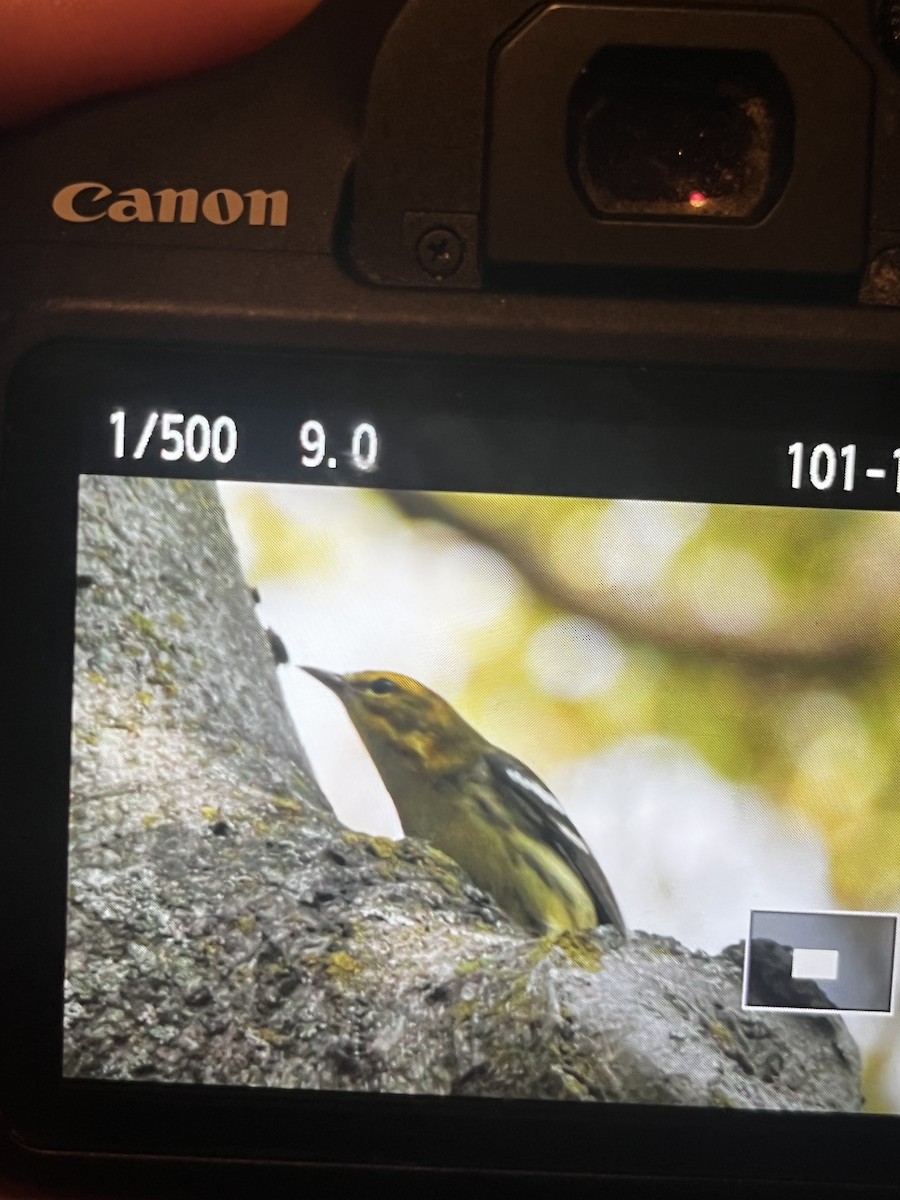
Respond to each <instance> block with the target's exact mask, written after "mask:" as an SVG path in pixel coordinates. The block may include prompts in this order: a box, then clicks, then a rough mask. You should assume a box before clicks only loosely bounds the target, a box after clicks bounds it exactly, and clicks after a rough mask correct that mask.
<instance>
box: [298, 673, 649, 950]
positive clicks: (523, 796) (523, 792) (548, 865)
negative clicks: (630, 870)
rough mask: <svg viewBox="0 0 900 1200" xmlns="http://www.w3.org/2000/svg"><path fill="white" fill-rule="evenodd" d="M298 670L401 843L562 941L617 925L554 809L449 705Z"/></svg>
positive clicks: (520, 768) (402, 685)
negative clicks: (332, 715)
mask: <svg viewBox="0 0 900 1200" xmlns="http://www.w3.org/2000/svg"><path fill="white" fill-rule="evenodd" d="M301 670H304V671H306V672H307V673H308V674H309V675H312V676H313V678H314V679H318V680H319V682H320V683H324V684H325V686H326V687H327V688H330V689H331V691H332V692H334V694H335V695H336V696H337V697H338V699H339V700H340V701H341V702H342V704H343V705H344V708H345V709H346V710H347V713H348V715H349V717H350V720H351V721H352V722H353V724H354V726H355V727H356V731H357V733H358V734H359V736H360V737H361V738H362V741H363V744H364V745H365V747H366V750H367V751H368V753H369V757H370V758H371V759H372V762H373V763H374V764H375V766H376V767H377V769H378V773H379V775H380V776H381V778H382V780H383V781H384V785H385V787H386V788H387V790H388V792H389V793H390V795H391V798H392V800H393V801H394V804H395V805H396V808H397V814H398V816H399V817H400V824H401V825H402V826H403V832H404V833H405V834H406V835H407V836H408V837H417V838H422V839H423V840H424V841H426V842H430V843H431V845H432V846H435V847H436V848H437V849H438V850H442V851H443V852H444V853H445V854H447V855H449V857H450V858H452V859H453V860H454V861H455V862H457V863H458V864H459V866H460V867H462V869H463V870H464V871H465V872H466V873H467V874H468V875H469V877H470V878H471V879H472V882H473V883H474V884H475V885H476V886H477V887H479V888H481V889H482V891H485V892H488V893H489V894H490V895H491V896H492V897H493V899H494V900H495V902H496V903H497V905H498V906H499V907H500V908H501V909H503V911H504V912H505V913H506V914H507V916H509V917H510V919H511V920H513V921H515V922H516V924H518V925H521V926H522V927H523V928H524V929H527V930H529V931H531V932H535V933H549V934H559V933H563V932H565V931H575V930H580V929H593V928H594V927H595V926H597V925H613V926H614V927H615V928H616V929H617V930H618V931H619V932H620V933H621V934H623V935H624V934H625V932H626V929H625V922H624V920H623V919H622V914H621V912H620V911H619V906H618V904H617V903H616V899H615V896H614V895H613V892H612V889H611V888H610V886H609V883H608V882H607V879H606V876H605V875H604V874H603V871H602V870H601V869H600V866H599V864H598V863H597V860H596V859H595V858H594V856H593V854H592V853H591V851H590V850H589V849H588V846H587V844H586V843H585V841H584V839H583V838H582V836H581V834H580V833H579V832H578V830H577V829H576V828H575V826H574V825H573V824H572V822H571V821H570V820H569V818H568V817H567V816H566V815H565V813H564V812H563V810H562V808H561V807H560V805H559V802H558V801H557V799H556V797H555V796H554V795H553V793H552V792H551V791H550V789H549V788H548V787H547V786H546V785H545V784H543V783H542V782H541V781H540V779H538V777H537V776H536V775H535V774H534V772H533V771H531V770H529V768H528V767H526V766H525V765H524V763H521V762H519V760H518V759H517V758H514V757H513V756H512V755H511V754H507V753H506V752H505V751H504V750H500V749H498V748H497V747H496V746H493V745H492V744H491V743H490V742H489V741H487V739H486V738H483V737H482V736H481V734H480V733H478V732H477V730H475V729H473V728H472V726H471V725H469V724H468V723H467V722H466V721H464V720H463V718H462V717H461V716H460V715H459V713H458V712H456V710H455V709H454V708H452V707H451V705H449V704H448V703H447V702H446V700H442V699H441V697H440V696H438V695H437V694H436V693H435V692H432V691H431V690H430V689H429V688H427V687H425V686H424V685H423V684H421V683H417V682H416V680H415V679H410V678H408V677H407V676H406V675H397V674H394V673H393V672H390V671H359V672H356V673H354V674H350V675H337V674H334V673H332V672H330V671H322V670H320V669H319V668H318V667H302V668H301Z"/></svg>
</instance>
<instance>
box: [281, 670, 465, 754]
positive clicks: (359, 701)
mask: <svg viewBox="0 0 900 1200" xmlns="http://www.w3.org/2000/svg"><path fill="white" fill-rule="evenodd" d="M301 670H303V671H306V673H307V674H308V675H312V677H313V678H314V679H318V680H319V682H320V683H324V684H325V686H326V687H327V688H329V689H330V690H331V691H332V692H334V694H335V695H336V696H337V697H338V699H339V700H340V701H341V703H342V704H343V705H344V708H345V709H346V710H347V714H348V715H349V717H350V720H351V721H352V722H353V724H354V725H355V726H356V729H357V732H358V733H359V735H360V737H361V738H362V740H363V742H364V743H365V745H366V747H367V748H368V750H369V753H370V754H371V755H372V757H373V758H374V759H375V762H376V763H378V762H379V761H380V759H381V756H382V755H385V754H391V755H400V756H402V757H405V758H407V759H419V760H421V761H422V762H423V763H427V764H428V766H429V767H430V768H431V769H434V768H435V767H436V766H438V765H440V766H443V767H444V768H445V769H447V768H450V767H452V766H454V765H456V761H455V760H457V759H460V758H461V756H462V755H464V753H465V754H469V753H471V751H472V747H473V743H474V745H475V746H477V747H480V746H481V745H483V744H484V740H483V739H482V738H481V737H480V735H478V734H477V733H475V731H474V730H473V729H472V727H471V726H470V725H469V724H468V723H467V722H466V721H464V720H463V718H462V717H461V716H460V715H459V713H458V712H456V710H455V709H454V708H453V707H452V706H451V705H449V704H448V703H447V701H446V700H442V699H441V697H440V696H439V695H438V694H437V693H436V692H433V691H431V689H430V688H427V687H425V685H424V684H422V683H419V682H418V681H417V680H415V679H410V678H409V676H408V675H398V674H396V673H395V672H393V671H356V672H353V673H352V674H348V675H338V674H336V673H334V672H331V671H323V670H321V669H320V668H318V667H302V668H301Z"/></svg>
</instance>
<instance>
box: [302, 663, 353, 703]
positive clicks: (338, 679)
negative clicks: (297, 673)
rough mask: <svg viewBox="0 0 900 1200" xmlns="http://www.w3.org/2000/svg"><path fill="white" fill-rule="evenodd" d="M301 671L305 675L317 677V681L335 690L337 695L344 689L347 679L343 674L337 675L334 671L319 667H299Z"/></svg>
mask: <svg viewBox="0 0 900 1200" xmlns="http://www.w3.org/2000/svg"><path fill="white" fill-rule="evenodd" d="M300 670H301V671H305V672H306V673H307V675H312V677H313V679H318V681H319V683H324V684H325V686H326V687H327V688H330V689H331V690H332V691H333V692H336V693H337V695H338V696H340V694H341V693H342V692H343V691H345V690H346V688H347V681H346V679H345V678H344V676H343V675H338V674H337V672H335V671H322V670H320V669H319V667H301V668H300Z"/></svg>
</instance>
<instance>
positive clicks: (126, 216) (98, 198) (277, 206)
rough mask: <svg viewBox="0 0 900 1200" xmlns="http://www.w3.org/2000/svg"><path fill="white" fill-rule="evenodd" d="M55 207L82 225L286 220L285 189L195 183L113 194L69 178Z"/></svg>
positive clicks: (97, 185) (98, 185) (64, 217)
mask: <svg viewBox="0 0 900 1200" xmlns="http://www.w3.org/2000/svg"><path fill="white" fill-rule="evenodd" d="M53 211H54V212H55V213H56V215H57V216H58V217H60V218H61V219H62V220H63V221H69V222H71V223H73V224H76V225H85V224H88V223H89V222H91V221H103V220H107V221H115V222H117V223H118V224H120V225H128V224H131V222H133V221H137V222H139V223H140V224H143V225H195V224H196V223H197V222H198V221H200V220H202V221H206V222H208V223H209V224H210V225H234V224H235V223H236V222H238V221H241V220H243V221H244V222H246V224H248V225H271V226H283V225H287V213H288V194H287V192H285V191H276V192H264V191H263V190H262V188H256V189H255V190H254V191H251V192H236V191H234V190H233V189H232V188H214V189H213V191H211V192H207V194H206V195H205V196H202V197H201V195H200V193H199V192H198V191H197V189H196V188H183V189H182V190H180V191H179V190H178V189H176V188H161V189H160V190H159V191H158V192H148V191H147V190H146V189H145V188H127V189H126V190H125V191H122V192H117V193H113V191H112V190H111V189H110V188H108V187H107V186H106V185H105V184H103V183H96V182H86V183H69V184H67V185H66V186H65V187H64V188H60V190H59V191H58V192H57V193H56V195H55V196H54V197H53Z"/></svg>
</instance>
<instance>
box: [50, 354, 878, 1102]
mask: <svg viewBox="0 0 900 1200" xmlns="http://www.w3.org/2000/svg"><path fill="white" fill-rule="evenodd" d="M123 361H127V359H126V357H125V356H124V355H123ZM249 362H250V365H249V366H248V364H247V361H246V360H241V359H240V357H239V356H236V358H235V362H234V363H233V364H232V365H230V366H227V367H223V366H222V365H221V360H219V365H218V366H217V367H216V368H215V369H212V368H210V367H208V366H204V367H203V368H202V369H201V368H198V367H197V366H196V364H195V363H194V362H193V360H191V362H188V363H187V364H184V363H182V364H179V362H178V360H177V358H176V361H175V362H174V363H173V362H172V361H168V360H167V361H166V363H165V366H164V369H163V367H161V366H159V365H157V366H153V365H152V364H151V365H147V364H146V362H145V366H144V371H143V373H140V372H137V373H136V372H134V371H133V370H130V369H129V371H125V370H124V368H123V367H122V366H121V364H119V363H114V364H113V366H110V365H109V363H107V364H106V365H104V366H97V365H96V364H95V369H94V373H93V375H92V376H91V378H90V381H89V385H88V383H84V384H80V385H79V386H78V388H77V389H76V390H77V391H79V392H80V398H79V399H78V401H77V403H74V404H73V405H72V406H71V411H72V415H71V417H70V418H69V420H70V424H69V426H68V428H69V432H70V436H69V438H68V441H67V445H66V448H65V449H62V448H60V450H59V455H60V459H59V461H60V463H63V462H64V463H65V467H64V469H63V468H62V467H61V468H60V470H61V474H62V476H63V477H65V478H68V479H69V480H70V482H71V498H70V503H71V509H70V512H71V517H70V525H69V532H68V533H67V535H66V536H67V537H68V538H69V543H68V544H69V547H70V549H69V554H68V558H67V559H66V560H65V561H66V562H67V563H68V564H69V565H68V569H70V570H72V571H73V573H74V578H73V579H71V580H70V594H72V595H74V601H73V606H72V609H71V610H70V618H71V619H72V620H73V622H74V642H73V647H72V653H71V662H72V669H71V680H70V683H71V686H70V689H69V690H68V691H67V693H66V697H65V717H66V719H67V720H68V718H69V716H71V722H70V727H69V728H70V732H69V735H68V737H67V741H68V746H69V752H70V760H69V768H68V771H69V793H70V799H69V804H68V817H67V822H66V824H67V844H68V849H67V869H68V890H67V903H66V913H65V930H66V932H65V949H64V983H63V981H62V980H60V991H61V994H62V995H64V1004H63V1005H62V1007H61V1022H60V1023H61V1028H62V1038H61V1044H60V1061H61V1066H62V1075H63V1077H64V1078H65V1080H66V1081H69V1082H75V1081H78V1082H80V1083H84V1082H86V1081H90V1082H103V1083H108V1082H110V1081H114V1082H116V1083H118V1084H127V1085H128V1086H129V1087H131V1088H138V1087H139V1086H140V1085H151V1084H152V1085H171V1086H173V1087H177V1086H178V1085H194V1086H196V1085H200V1086H203V1087H206V1088H208V1089H210V1090H213V1089H215V1088H216V1087H230V1088H235V1087H238V1088H246V1087H254V1088H259V1089H275V1090H286V1089H287V1090H299V1091H303V1092H312V1093H316V1092H323V1091H327V1092H330V1093H367V1094H371V1093H381V1094H392V1095H413V1096H417V1097H436V1096H442V1097H454V1098H458V1102H459V1103H463V1102H464V1099H468V1098H473V1097H478V1098H491V1099H496V1098H501V1099H509V1100H519V1101H527V1100H543V1101H551V1100H572V1099H577V1100H580V1101H584V1102H591V1101H594V1102H609V1103H614V1104H652V1105H655V1106H660V1105H662V1106H678V1107H713V1108H720V1109H729V1110H734V1109H739V1110H747V1111H759V1110H767V1111H778V1112H842V1113H855V1112H870V1113H897V1112H900V1055H898V1051H897V1047H898V1045H900V1039H898V1038H897V1023H896V1022H897V1018H896V1016H895V1015H894V1014H895V997H894V993H895V989H896V977H897V965H896V961H895V946H896V938H897V916H896V913H897V909H898V896H900V867H898V849H900V805H898V801H897V788H896V781H897V778H898V771H900V761H898V758H897V750H896V744H897V726H898V722H900V707H898V700H897V695H898V687H897V683H898V677H900V652H898V648H897V647H898V645H900V643H898V637H900V601H898V596H900V586H898V584H900V580H898V567H897V563H898V562H900V554H898V548H900V515H898V511H897V510H898V507H900V479H898V456H900V448H898V447H900V444H898V445H895V444H894V443H893V442H892V441H891V437H890V434H889V433H885V432H884V431H882V430H880V429H879V428H877V421H876V419H875V416H874V415H873V414H874V413H875V412H876V411H877V406H875V405H873V407H872V410H871V413H869V414H867V410H866V409H865V407H864V406H858V407H857V414H858V420H859V425H858V429H857V431H856V432H854V430H852V429H848V428H847V424H846V419H845V423H844V424H843V425H842V426H841V425H838V424H835V423H831V424H829V421H830V420H831V418H830V416H829V414H830V413H831V412H832V411H833V409H832V408H831V407H829V405H828V396H827V392H828V388H829V387H831V388H832V389H834V390H836V389H837V388H838V384H837V382H836V381H833V380H832V382H831V383H825V382H824V381H821V380H812V379H811V378H810V377H806V378H805V380H804V381H799V380H798V379H797V378H794V379H790V380H789V379H786V378H782V379H781V380H780V381H779V384H778V388H776V387H775V386H774V384H773V383H772V381H771V380H769V381H767V382H766V384H765V385H763V383H762V382H761V379H760V378H759V377H754V376H752V375H750V374H749V373H744V374H743V375H741V376H740V377H738V376H734V377H732V378H731V379H730V380H726V379H724V378H723V377H722V376H721V375H719V376H716V375H712V374H711V373H702V372H696V373H693V374H690V373H682V374H680V375H677V374H675V373H670V374H668V375H666V374H664V373H658V374H648V373H647V372H643V373H640V372H634V373H628V372H621V371H620V372H615V373H612V372H606V373H603V372H602V371H600V370H599V369H597V368H550V367H547V368H533V369H531V370H530V371H526V370H520V371H519V373H518V374H516V372H515V371H514V370H513V369H512V368H509V367H504V368H502V369H501V368H497V367H491V366H484V367H481V368H479V367H478V365H477V364H467V365H466V366H465V367H463V366H461V365H460V364H449V365H448V364H442V365H439V366H435V365H434V364H422V363H393V364H385V363H379V362H377V361H372V362H367V361H363V362H361V361H360V360H352V361H350V362H349V364H348V361H347V360H334V361H331V360H315V359H306V360H291V359H286V360H285V361H284V362H282V363H277V364H276V365H275V366H273V365H272V364H271V362H270V363H269V365H268V366H267V367H266V368H265V369H263V368H262V367H260V365H259V362H258V361H257V360H255V359H250V360H249ZM62 363H63V366H65V363H66V359H65V355H63V358H62ZM54 369H55V372H56V374H55V375H54V380H55V385H56V386H58V384H59V379H60V377H61V373H62V372H61V368H60V367H59V365H56V366H55V368H54ZM860 386H861V385H860ZM873 386H874V385H870V392H871V391H872V387H873ZM779 389H780V390H779ZM776 393H777V395H776ZM875 393H876V394H877V388H875ZM742 396H743V398H744V399H746V400H747V402H748V403H749V402H750V401H752V403H753V420H752V421H751V420H746V421H745V420H743V419H741V418H740V416H739V414H740V412H741V404H740V401H741V399H742ZM786 396H789V397H790V399H791V403H792V404H793V406H794V407H793V409H792V410H790V411H786V410H785V408H784V406H783V402H784V398H785V397H786ZM823 397H824V399H823ZM726 398H727V399H728V400H729V401H734V403H733V405H730V406H727V407H723V400H724V399H726ZM776 400H778V403H776V402H775V401H776ZM816 402H818V403H820V404H821V405H823V407H822V408H821V409H817V407H816Z"/></svg>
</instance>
